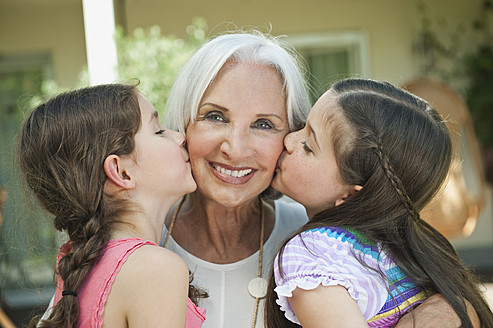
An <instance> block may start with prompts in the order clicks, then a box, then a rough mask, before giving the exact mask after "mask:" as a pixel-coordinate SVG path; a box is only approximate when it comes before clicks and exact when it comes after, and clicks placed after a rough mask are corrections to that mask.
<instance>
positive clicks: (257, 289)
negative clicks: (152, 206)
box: [164, 196, 268, 328]
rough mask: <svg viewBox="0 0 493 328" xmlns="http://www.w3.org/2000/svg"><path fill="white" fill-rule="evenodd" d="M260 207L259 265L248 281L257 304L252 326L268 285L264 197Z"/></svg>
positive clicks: (167, 236) (170, 229)
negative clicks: (264, 264) (264, 261)
mask: <svg viewBox="0 0 493 328" xmlns="http://www.w3.org/2000/svg"><path fill="white" fill-rule="evenodd" d="M184 201H185V196H184V197H182V199H181V200H180V203H179V204H178V206H177V207H176V209H175V212H174V213H173V217H172V218H171V223H170V225H169V229H168V233H167V234H166V239H165V240H164V247H165V248H166V245H167V244H168V241H169V237H170V236H171V231H172V230H173V226H174V224H175V221H176V217H177V216H178V213H179V212H180V209H181V206H182V205H183V202H184ZM259 207H260V243H259V254H258V266H257V277H255V278H253V279H252V280H250V282H249V283H248V292H249V293H250V295H251V296H252V297H253V298H255V306H254V309H253V319H252V328H254V327H255V324H256V323H257V315H258V307H259V303H260V299H261V298H264V297H265V296H266V295H267V285H268V282H267V280H266V279H265V278H262V258H263V253H264V230H265V213H264V204H263V201H262V199H261V198H260V197H259Z"/></svg>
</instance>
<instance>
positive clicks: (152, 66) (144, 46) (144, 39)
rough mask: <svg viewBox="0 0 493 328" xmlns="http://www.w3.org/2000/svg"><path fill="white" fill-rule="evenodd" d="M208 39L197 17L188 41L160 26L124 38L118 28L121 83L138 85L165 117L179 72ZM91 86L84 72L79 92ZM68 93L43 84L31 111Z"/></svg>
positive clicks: (54, 84) (52, 82)
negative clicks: (54, 97)
mask: <svg viewBox="0 0 493 328" xmlns="http://www.w3.org/2000/svg"><path fill="white" fill-rule="evenodd" d="M206 39H207V23H206V21H205V20H204V19H203V18H200V17H196V18H194V19H193V20H192V24H191V25H189V26H188V27H187V28H186V37H185V38H178V37H176V36H173V35H163V34H162V33H161V28H160V27H159V26H157V25H155V26H152V27H150V28H149V29H148V30H144V29H143V28H137V29H135V30H134V31H133V32H132V33H131V34H129V35H124V34H123V29H121V28H117V30H116V35H115V40H116V46H117V54H118V67H117V74H118V81H119V82H122V83H137V82H138V83H139V84H138V88H139V90H140V91H141V92H142V94H143V95H145V96H146V97H147V99H149V101H150V102H151V103H152V104H153V105H154V106H155V107H156V109H157V111H158V112H159V113H160V114H161V115H162V114H163V112H164V105H165V104H166V99H168V95H169V92H170V90H171V86H172V85H173V82H174V80H175V78H176V76H177V75H178V72H179V71H180V69H181V68H182V66H183V65H184V64H185V62H186V61H187V60H188V58H190V56H191V54H192V52H193V51H194V50H195V49H196V48H197V47H198V46H200V45H201V44H202V43H204V42H205V41H206ZM88 85H89V73H88V71H87V68H85V69H83V70H82V71H81V72H80V73H79V76H78V83H77V86H76V88H81V87H85V86H88ZM63 91H66V89H64V88H61V87H60V86H59V84H58V83H57V82H56V81H55V80H53V79H46V80H44V81H43V82H42V85H41V91H40V92H39V93H38V94H36V95H35V96H33V97H32V98H31V100H30V102H29V106H28V108H34V107H35V106H36V105H37V104H40V103H41V102H43V101H45V100H47V99H49V98H50V97H52V96H54V95H55V94H58V93H60V92H63Z"/></svg>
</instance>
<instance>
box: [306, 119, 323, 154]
mask: <svg viewBox="0 0 493 328" xmlns="http://www.w3.org/2000/svg"><path fill="white" fill-rule="evenodd" d="M306 126H307V127H308V129H310V132H311V134H313V139H315V143H316V144H317V147H318V149H321V148H320V145H319V144H318V140H317V134H316V133H315V130H313V128H312V126H311V125H310V123H306Z"/></svg>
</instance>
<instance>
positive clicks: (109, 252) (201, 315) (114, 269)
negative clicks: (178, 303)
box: [54, 238, 205, 328]
mask: <svg viewBox="0 0 493 328" xmlns="http://www.w3.org/2000/svg"><path fill="white" fill-rule="evenodd" d="M143 245H154V246H158V245H157V244H156V243H154V242H151V241H145V240H143V239H140V238H126V239H118V240H110V241H109V242H108V244H107V245H106V247H105V248H104V249H103V252H102V255H101V259H100V261H99V262H98V264H97V265H96V266H95V267H93V268H92V269H91V271H90V272H89V274H88V275H87V277H86V279H85V280H84V283H83V284H82V285H81V286H80V288H79V290H77V294H78V296H77V298H78V299H79V304H80V310H79V321H78V324H77V327H95V328H100V327H101V326H102V324H103V319H102V316H103V311H104V305H105V304H106V300H107V299H108V295H109V293H110V291H111V286H112V285H113V282H114V281H115V278H116V275H117V274H118V272H119V271H120V269H121V267H122V265H123V264H124V263H125V261H126V260H127V258H128V257H129V256H130V255H131V254H132V253H133V251H135V250H136V249H137V248H139V247H141V246H143ZM158 247H159V246H158ZM70 248H71V245H70V243H66V244H65V245H63V246H62V247H60V253H59V254H58V256H57V266H58V261H60V259H61V258H62V257H63V256H64V255H65V254H66V253H67V251H69V250H70ZM57 280H58V282H57V288H56V292H55V300H54V304H56V303H58V301H59V300H60V298H61V297H62V290H63V281H62V279H60V277H59V276H58V277H57ZM204 321H205V309H203V308H200V307H196V306H195V304H193V303H192V301H191V300H190V299H188V303H187V316H186V321H185V328H200V327H202V323H203V322H204Z"/></svg>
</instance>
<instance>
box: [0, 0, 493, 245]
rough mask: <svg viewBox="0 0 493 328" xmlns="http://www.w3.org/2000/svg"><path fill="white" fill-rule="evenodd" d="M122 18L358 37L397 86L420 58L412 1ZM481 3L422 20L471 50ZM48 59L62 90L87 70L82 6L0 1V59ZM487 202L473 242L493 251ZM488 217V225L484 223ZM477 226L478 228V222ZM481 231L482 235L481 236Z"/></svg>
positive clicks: (135, 9)
mask: <svg viewBox="0 0 493 328" xmlns="http://www.w3.org/2000/svg"><path fill="white" fill-rule="evenodd" d="M115 2H116V6H117V9H118V12H121V11H123V12H125V13H126V14H125V19H124V20H123V22H124V23H125V25H126V27H127V30H128V31H132V30H134V29H135V28H137V27H144V28H147V27H149V26H152V25H159V26H161V29H162V31H163V33H164V34H174V35H177V36H184V35H185V30H186V27H187V26H188V25H190V24H191V22H192V19H193V18H194V17H196V16H200V17H204V18H205V19H206V20H207V23H208V25H209V28H210V34H211V35H214V34H218V33H221V32H223V31H225V30H228V29H233V28H234V26H235V25H236V26H240V27H241V26H255V27H260V29H261V30H262V31H268V30H271V32H272V34H274V35H288V36H293V35H297V34H310V33H330V32H337V31H364V32H365V33H366V34H367V35H368V41H369V57H370V58H369V63H370V64H369V65H370V68H369V72H370V77H373V78H376V79H384V80H388V81H390V82H393V83H397V84H403V83H405V82H406V81H409V80H411V79H413V78H416V77H418V76H420V75H421V73H422V71H421V69H422V63H423V61H422V60H423V58H421V57H420V55H418V54H417V53H416V52H414V51H413V47H414V46H415V44H416V41H417V36H418V34H419V30H420V26H421V23H420V22H421V19H422V17H421V16H420V15H419V13H418V10H417V4H418V1H417V0H412V1H411V0H408V1H395V0H372V1H369V0H346V1H335V0H324V1H321V0H283V1H280V0H271V1H264V0H227V1H226V0H220V1H204V0H126V1H125V0H115ZM481 3H482V0H469V1H461V0H454V1H450V0H427V1H426V6H427V16H428V18H429V19H430V22H431V27H432V29H433V30H434V31H435V32H436V34H437V36H438V37H439V39H440V40H441V41H442V42H444V43H445V44H450V42H451V40H452V36H453V34H454V33H455V32H456V31H457V30H460V29H461V28H462V29H464V30H465V32H464V33H463V34H462V43H463V47H464V48H467V47H468V46H471V45H474V44H477V43H478V42H479V41H480V34H479V33H473V32H471V31H470V26H471V23H472V21H473V20H474V19H477V18H478V17H479V13H480V12H481V9H480V7H481ZM30 53H49V54H51V56H52V61H53V72H52V74H53V76H54V77H55V78H56V79H57V80H58V81H59V83H60V84H61V85H62V86H65V87H74V86H76V84H77V77H78V73H79V72H80V70H81V69H82V68H83V67H84V65H85V64H86V54H85V45H84V27H83V17H82V1H80V0H42V1H41V0H0V56H1V55H21V54H30ZM488 206H491V199H490V200H489V203H488V205H487V209H488V210H487V211H485V214H484V215H483V218H482V219H481V220H483V223H481V224H482V225H486V229H477V231H476V232H475V235H474V236H476V239H469V240H468V241H459V242H458V246H459V247H465V248H467V247H469V246H470V245H471V243H474V240H480V241H481V245H492V244H493V241H492V237H491V233H492V231H491V229H490V226H491V220H492V219H491V209H490V207H488ZM486 215H487V217H486V218H484V217H485V216H486ZM481 220H480V221H481ZM479 230H480V231H479Z"/></svg>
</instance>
